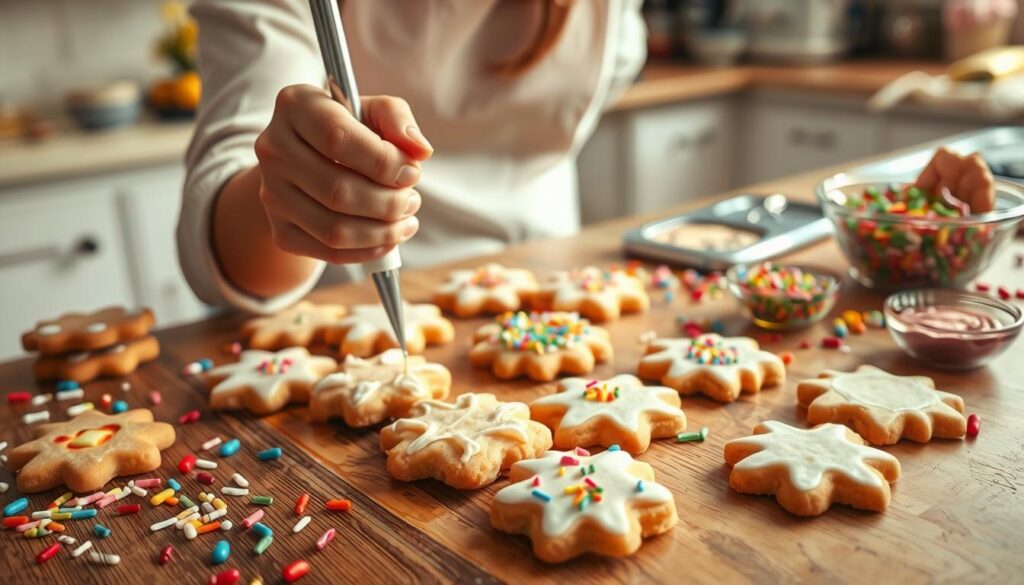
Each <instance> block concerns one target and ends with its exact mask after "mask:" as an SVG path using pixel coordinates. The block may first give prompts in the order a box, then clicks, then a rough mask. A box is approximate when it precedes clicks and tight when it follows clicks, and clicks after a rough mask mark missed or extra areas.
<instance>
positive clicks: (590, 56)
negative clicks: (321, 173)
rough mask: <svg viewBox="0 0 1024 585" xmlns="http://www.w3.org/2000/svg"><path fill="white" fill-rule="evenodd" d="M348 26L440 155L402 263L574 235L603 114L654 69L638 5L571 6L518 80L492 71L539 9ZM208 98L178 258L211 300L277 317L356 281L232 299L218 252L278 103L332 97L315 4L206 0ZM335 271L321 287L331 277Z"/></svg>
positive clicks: (353, 42)
mask: <svg viewBox="0 0 1024 585" xmlns="http://www.w3.org/2000/svg"><path fill="white" fill-rule="evenodd" d="M342 6H343V12H342V19H343V20H344V22H345V32H346V35H347V37H348V42H349V48H350V51H351V53H352V60H353V66H354V69H355V74H356V79H357V81H358V85H359V90H360V93H362V94H364V95H394V96H398V97H401V98H403V99H405V100H406V101H408V102H409V104H410V106H411V108H412V112H413V115H414V116H415V117H416V120H417V123H418V125H419V126H420V129H421V130H422V132H423V134H424V135H425V136H426V137H427V139H428V140H429V141H430V142H431V144H432V145H433V146H434V148H435V152H434V155H433V157H432V158H431V159H430V160H429V161H427V162H426V163H425V164H424V165H423V177H422V179H421V181H420V183H419V185H418V186H417V187H416V189H417V191H419V192H420V193H421V194H422V196H423V205H422V209H421V210H420V212H419V214H418V217H419V218H420V229H419V232H418V233H417V234H416V236H415V237H413V238H412V239H411V240H410V241H408V242H406V243H405V244H403V245H402V247H401V253H402V258H403V261H404V263H405V264H406V265H408V266H423V265H427V264H431V263H438V262H443V261H448V260H455V259H458V258H463V257H467V256H472V255H477V254H485V253H491V252H496V251H498V250H500V249H501V248H502V247H504V246H506V245H508V244H510V243H514V242H518V241H522V240H524V239H528V238H535V237H544V236H559V235H568V234H572V233H573V232H575V231H576V230H577V229H578V228H579V208H578V206H579V203H578V198H577V185H576V168H575V156H576V153H577V151H578V149H579V148H580V147H581V146H582V144H583V143H584V142H585V141H586V139H587V137H589V135H590V134H591V133H592V132H593V129H594V127H595V125H596V123H597V119H598V116H599V114H600V112H601V110H602V108H603V106H604V105H606V104H607V103H609V101H610V100H611V99H613V98H614V97H615V96H617V94H618V93H619V92H620V91H621V90H622V89H623V88H625V87H626V86H627V85H628V84H629V82H631V81H632V80H633V78H634V77H635V76H636V74H637V72H638V71H639V69H640V67H641V66H642V64H643V61H644V58H645V56H646V55H645V48H644V47H645V30H644V27H643V23H642V20H641V16H640V0H578V1H577V2H575V4H574V6H573V8H572V10H571V12H570V13H569V14H570V16H569V19H568V22H567V24H566V27H565V29H564V31H563V34H562V36H561V37H560V39H559V41H558V43H557V45H556V46H555V47H554V48H553V50H552V51H551V53H549V54H548V55H547V56H546V57H545V58H544V59H543V60H542V61H540V63H538V64H537V65H536V66H534V67H533V68H531V69H529V70H527V71H526V72H525V73H524V74H522V75H520V76H518V77H508V76H503V75H498V74H495V73H494V71H493V67H492V66H493V65H494V64H496V63H502V62H507V61H509V60H511V59H512V58H513V57H515V56H517V55H519V54H520V53H521V52H522V51H523V50H525V49H526V48H527V47H528V46H529V45H530V44H531V43H532V42H533V39H534V38H535V36H536V35H537V33H538V31H539V27H540V22H539V21H540V16H541V12H540V11H541V8H542V2H541V1H540V0H348V1H346V2H344V3H343V5H342ZM192 14H193V15H194V16H195V18H196V19H197V21H198V23H199V31H200V32H199V59H198V61H199V71H200V73H201V75H202V78H203V99H202V104H201V106H200V108H199V116H198V120H197V127H196V131H195V135H194V136H193V138H192V143H191V145H190V147H189V149H188V154H187V156H186V164H187V167H188V176H187V179H186V183H185V190H184V198H183V203H182V209H181V216H180V218H179V223H178V238H177V239H178V255H179V258H180V261H181V265H182V270H183V272H184V274H185V277H186V279H187V280H188V282H189V284H190V285H191V286H192V289H193V290H194V291H195V293H196V294H197V295H198V296H199V298H200V299H202V300H203V301H205V302H207V303H210V304H215V305H234V306H236V307H238V308H242V309H246V310H250V311H255V312H272V311H277V310H279V309H281V308H283V307H285V306H287V305H290V304H291V303H293V302H295V301H296V300H298V299H299V298H301V297H303V296H305V295H306V293H308V292H309V291H310V290H311V289H312V288H313V287H314V286H315V285H316V284H317V282H318V281H320V280H321V278H323V279H324V280H326V281H332V282H337V281H340V280H345V279H352V278H357V277H359V276H361V275H360V274H359V271H358V267H347V266H326V265H325V264H323V263H321V264H320V265H319V266H318V269H317V270H316V271H315V272H314V273H313V274H312V275H311V276H310V278H309V279H308V280H307V281H306V282H305V283H303V284H302V285H301V286H299V287H296V288H295V289H294V290H291V291H288V292H287V293H285V294H281V295H278V296H276V297H273V298H256V297H252V296H250V295H247V294H245V293H244V292H242V291H240V290H238V289H237V288H235V287H234V286H232V284H231V283H230V282H229V281H228V280H227V279H226V278H225V277H224V275H223V274H222V273H221V271H220V269H219V267H218V266H217V263H216V260H215V258H214V254H213V250H212V246H211V235H210V234H211V230H210V228H211V216H212V211H213V202H214V200H215V198H216V196H217V193H218V192H219V191H220V189H221V187H222V186H223V185H224V183H225V182H226V181H227V180H228V179H229V178H231V177H232V176H233V175H234V174H235V173H237V172H239V171H241V170H243V169H245V168H248V167H252V166H254V165H256V163H257V160H256V155H255V153H254V151H253V144H254V142H255V140H256V137H257V136H258V135H259V133H260V132H261V131H262V130H263V129H264V128H265V127H266V126H267V124H268V123H269V121H270V118H271V115H272V113H273V109H274V100H275V98H276V96H277V93H278V92H279V91H280V90H281V89H282V88H284V87H286V86H288V85H293V84H298V83H307V84H312V85H317V86H324V83H325V74H324V67H323V61H322V59H321V57H320V52H319V48H318V45H317V42H316V35H315V31H314V28H313V23H312V19H311V17H310V12H309V5H308V3H307V2H306V0H197V1H196V2H195V3H194V4H193V6H192ZM325 269H326V275H325Z"/></svg>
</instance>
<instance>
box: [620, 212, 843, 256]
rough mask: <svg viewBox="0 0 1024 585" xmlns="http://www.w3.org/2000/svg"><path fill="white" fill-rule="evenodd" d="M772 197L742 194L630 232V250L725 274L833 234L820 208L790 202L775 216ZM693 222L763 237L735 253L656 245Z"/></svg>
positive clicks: (627, 236) (628, 248) (639, 254)
mask: <svg viewBox="0 0 1024 585" xmlns="http://www.w3.org/2000/svg"><path fill="white" fill-rule="evenodd" d="M777 196H778V195H777V194H776V195H775V197H777ZM768 197H769V195H756V194H748V195H739V196H736V197H731V198H729V199H725V200H723V201H719V202H717V203H714V204H712V205H709V206H707V207H704V208H701V209H698V210H696V211H693V212H690V213H685V214H682V215H675V216H671V217H666V218H664V219H659V220H657V221H652V222H650V223H647V224H644V225H642V226H640V227H639V228H637V229H635V230H630V231H629V232H626V234H625V237H624V239H625V247H626V252H627V253H629V254H632V255H635V256H639V257H643V258H647V259H651V260H656V261H659V262H665V263H667V264H677V265H685V266H692V267H695V268H702V269H705V270H725V269H726V268H729V267H730V266H733V265H736V264H749V263H754V262H762V261H764V260H769V259H771V258H775V257H778V256H781V255H783V254H787V253H789V252H792V251H794V250H797V249H799V248H802V247H804V246H807V245H809V244H812V243H814V242H816V241H818V240H821V239H824V238H826V237H828V236H829V235H831V233H832V224H831V222H830V221H829V220H828V219H826V218H825V217H824V216H823V215H822V213H821V209H820V208H819V207H818V206H817V205H814V204H810V203H803V202H798V201H788V202H787V206H786V208H785V209H784V210H783V211H781V212H780V213H777V214H774V215H773V214H771V213H769V212H768V211H767V210H766V207H765V200H766V199H767V198H768ZM688 224H689V225H715V226H725V227H728V228H732V229H735V230H741V231H745V232H752V233H754V234H756V235H757V236H759V237H760V239H759V240H758V241H756V242H754V243H753V244H751V245H748V246H745V247H740V248H737V249H732V250H715V249H698V248H693V247H689V248H688V247H683V246H679V245H673V244H667V243H664V242H660V241H657V238H658V237H659V235H660V234H665V233H666V232H668V231H669V230H673V229H675V228H678V227H680V226H684V225H688Z"/></svg>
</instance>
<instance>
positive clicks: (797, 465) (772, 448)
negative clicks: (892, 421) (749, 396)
mask: <svg viewBox="0 0 1024 585" xmlns="http://www.w3.org/2000/svg"><path fill="white" fill-rule="evenodd" d="M725 462H726V463H727V464H728V465H731V466H732V471H731V472H730V474H729V485H730V486H731V487H732V488H733V489H734V490H736V491H738V492H740V493H743V494H774V495H775V497H776V499H777V500H778V502H779V505H781V506H782V507H783V508H785V509H786V510H787V511H789V512H790V513H793V514H796V515H798V516H817V515H819V514H823V513H824V512H825V511H826V510H828V508H829V507H830V506H831V505H832V504H833V503H839V504H847V505H850V506H853V507H854V508H859V509H861V510H871V511H875V512H881V511H882V510H885V509H886V508H887V507H888V506H889V500H890V497H891V495H890V490H889V484H890V483H892V482H894V481H896V480H898V479H899V477H900V462H899V461H898V460H897V459H896V458H895V457H893V456H892V455H890V454H888V453H886V452H885V451H881V450H879V449H875V448H874V447H868V446H867V445H865V444H864V439H862V438H861V437H860V436H859V435H858V434H856V433H854V432H853V431H851V430H850V429H848V428H846V427H844V426H842V425H837V424H823V425H820V426H817V427H814V428H813V429H798V428H796V427H791V426H789V425H787V424H783V423H780V422H777V421H765V422H763V423H761V424H759V425H757V427H755V428H754V434H753V435H751V436H749V437H743V438H741V439H734V440H732V441H729V442H728V443H726V444H725Z"/></svg>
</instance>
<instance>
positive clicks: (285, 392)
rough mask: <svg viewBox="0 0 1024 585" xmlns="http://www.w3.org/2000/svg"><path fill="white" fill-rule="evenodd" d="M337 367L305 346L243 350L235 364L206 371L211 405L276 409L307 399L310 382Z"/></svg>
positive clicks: (263, 410) (260, 410) (267, 411)
mask: <svg viewBox="0 0 1024 585" xmlns="http://www.w3.org/2000/svg"><path fill="white" fill-rule="evenodd" d="M337 367H338V363H337V362H335V361H334V360H333V359H331V358H329V357H321V356H313V355H310V354H309V351H308V350H307V349H306V348H304V347H291V348H288V349H283V350H281V351H278V352H271V351H263V350H259V349H250V350H247V351H243V352H242V354H241V355H240V356H239V358H238V361H237V362H236V363H233V364H227V365H224V366H220V367H217V368H214V369H212V370H210V371H209V372H207V373H206V375H205V378H206V381H207V384H209V385H210V386H212V388H213V389H212V390H210V408H213V409H217V410H229V409H239V408H246V409H248V410H249V411H251V412H253V413H255V414H270V413H272V412H277V411H278V410H281V409H282V408H284V407H285V405H286V404H288V403H289V402H303V401H305V400H308V399H309V392H310V390H311V389H312V388H313V385H314V384H316V383H317V382H318V381H320V379H321V378H323V377H324V376H326V375H327V374H329V373H330V372H333V371H334V370H335V369H336V368H337Z"/></svg>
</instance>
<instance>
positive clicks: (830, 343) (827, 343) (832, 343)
mask: <svg viewBox="0 0 1024 585" xmlns="http://www.w3.org/2000/svg"><path fill="white" fill-rule="evenodd" d="M842 344H843V340H842V339H839V338H838V337H826V338H825V339H822V340H821V347H824V348H827V349H839V346H841V345H842Z"/></svg>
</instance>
